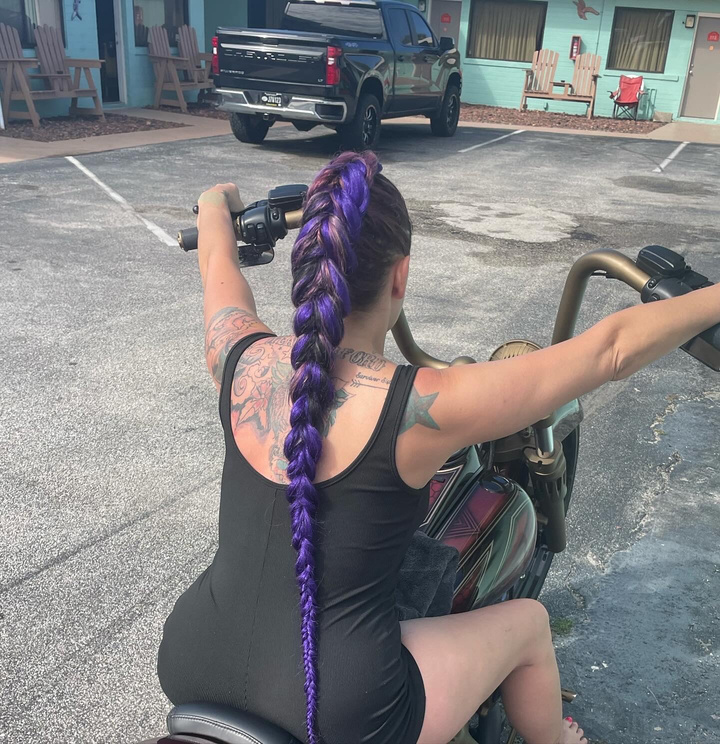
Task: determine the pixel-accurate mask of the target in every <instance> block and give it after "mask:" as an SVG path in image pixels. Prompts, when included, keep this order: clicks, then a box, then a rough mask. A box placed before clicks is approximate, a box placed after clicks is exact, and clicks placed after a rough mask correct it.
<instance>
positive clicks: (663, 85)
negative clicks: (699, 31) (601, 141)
mask: <svg viewBox="0 0 720 744" xmlns="http://www.w3.org/2000/svg"><path fill="white" fill-rule="evenodd" d="M471 1H472V0H463V8H462V16H461V21H460V43H459V45H458V46H459V48H460V50H461V51H462V52H463V100H464V101H465V102H466V103H482V104H487V105H490V106H505V107H508V108H518V107H519V106H520V98H521V95H522V87H523V83H524V80H525V75H524V70H526V69H528V68H529V66H530V65H529V63H527V62H502V61H496V60H480V59H468V58H466V57H465V56H464V53H465V51H466V49H467V39H468V27H469V22H470V3H471ZM587 4H588V5H591V6H592V7H594V8H596V9H597V10H598V11H600V15H599V16H596V15H588V16H587V18H588V20H587V21H584V20H582V19H581V18H579V17H578V14H577V9H576V6H575V5H574V4H573V3H572V0H548V8H547V16H546V19H545V35H544V38H543V47H544V48H546V49H553V50H554V51H557V52H559V53H560V60H559V63H558V69H557V74H556V79H557V80H567V81H570V80H572V76H573V62H572V61H571V60H570V59H569V58H568V55H569V50H570V39H571V37H572V36H574V35H580V36H582V51H583V52H592V53H593V54H599V55H600V56H601V57H602V68H601V77H600V79H599V80H598V94H597V98H596V101H595V113H596V115H598V116H611V115H612V101H610V98H609V91H610V90H615V89H616V88H617V85H618V81H619V78H620V75H621V74H622V70H608V69H606V68H605V64H606V62H607V57H608V50H609V47H610V36H611V32H612V23H613V17H614V13H615V6H616V5H617V6H620V7H633V8H653V9H657V10H675V16H674V18H673V26H672V33H671V36H670V46H669V48H668V55H667V60H666V64H665V71H664V72H663V73H662V74H650V73H647V74H644V75H643V76H644V78H645V89H646V90H647V91H648V93H647V95H646V96H645V97H644V98H645V100H644V105H643V107H642V108H641V112H640V113H641V116H645V117H647V118H650V117H652V114H653V112H654V111H655V110H657V111H665V112H670V113H671V114H672V115H673V118H678V116H679V112H680V107H681V105H682V96H683V90H684V84H685V77H686V74H687V69H688V64H689V60H690V54H691V51H692V44H693V29H686V28H685V26H684V23H685V16H686V15H688V14H691V15H692V14H697V13H702V12H705V13H720V3H718V2H717V0H692V4H691V3H690V2H685V0H587ZM718 23H719V25H720V18H719V19H718ZM631 74H635V73H631ZM528 108H531V109H546V110H549V111H561V112H565V113H570V114H584V113H585V105H584V104H580V103H566V102H559V101H543V100H539V99H535V100H533V99H530V100H529V101H528ZM718 120H719V121H720V119H718Z"/></svg>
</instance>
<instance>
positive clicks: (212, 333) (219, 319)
mask: <svg viewBox="0 0 720 744" xmlns="http://www.w3.org/2000/svg"><path fill="white" fill-rule="evenodd" d="M258 323H259V321H258V319H257V317H256V316H255V315H253V314H252V313H251V312H248V311H247V310H243V309H241V308H239V307H224V308H222V309H221V310H218V311H217V312H216V313H215V315H213V316H212V318H210V321H209V322H208V324H207V329H206V331H205V358H206V359H207V362H208V367H210V371H211V373H212V376H213V379H214V380H215V381H216V382H217V383H218V384H220V382H221V381H222V372H223V367H224V366H225V359H226V358H227V355H228V354H229V352H230V349H232V347H233V346H234V345H235V343H236V342H237V341H238V339H240V338H242V337H243V336H245V335H247V334H248V332H249V331H250V330H251V329H252V327H253V326H254V325H257V324H258Z"/></svg>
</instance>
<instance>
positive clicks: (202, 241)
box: [197, 183, 245, 272]
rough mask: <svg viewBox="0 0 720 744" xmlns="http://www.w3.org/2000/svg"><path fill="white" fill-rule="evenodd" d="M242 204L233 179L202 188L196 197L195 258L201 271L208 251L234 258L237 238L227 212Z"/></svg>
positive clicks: (235, 256) (235, 209) (231, 211)
mask: <svg viewBox="0 0 720 744" xmlns="http://www.w3.org/2000/svg"><path fill="white" fill-rule="evenodd" d="M243 209H245V205H244V204H243V202H242V199H241V198H240V193H239V191H238V187H237V186H236V185H235V184H234V183H219V184H218V185H217V186H213V187H212V188H211V189H208V190H207V191H204V192H203V193H202V194H201V195H200V198H199V199H198V216H197V228H198V262H199V264H200V267H201V272H202V271H203V269H204V267H205V265H206V263H207V260H208V257H209V255H210V253H216V251H220V252H221V253H226V254H231V255H232V256H233V257H234V259H235V260H237V238H236V237H235V228H234V226H233V223H232V218H231V213H237V212H242V211H243Z"/></svg>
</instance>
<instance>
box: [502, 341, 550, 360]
mask: <svg viewBox="0 0 720 744" xmlns="http://www.w3.org/2000/svg"><path fill="white" fill-rule="evenodd" d="M541 348H542V347H541V346H538V344H536V343H535V342H534V341H525V340H515V341H506V342H505V343H504V344H501V345H500V346H498V347H497V349H495V351H493V353H492V354H490V361H491V362H496V361H498V360H500V359H512V358H513V357H519V356H523V354H529V353H530V352H531V351H540V349H541Z"/></svg>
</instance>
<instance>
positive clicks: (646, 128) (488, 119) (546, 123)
mask: <svg viewBox="0 0 720 744" xmlns="http://www.w3.org/2000/svg"><path fill="white" fill-rule="evenodd" d="M582 108H584V107H582ZM460 121H481V122H483V123H485V124H512V125H513V126H520V127H558V128H560V127H561V128H564V129H586V130H592V131H596V132H597V131H601V132H619V133H621V134H645V133H646V132H652V131H653V129H657V128H658V127H662V126H665V125H664V124H663V123H662V122H659V121H630V120H627V119H610V118H608V117H606V116H595V117H593V118H592V119H588V118H586V117H585V116H583V115H582V114H580V115H575V114H555V113H551V112H550V111H532V110H527V111H519V110H518V109H509V108H500V107H499V106H476V105H473V104H469V103H463V104H462V106H461V107H460Z"/></svg>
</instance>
